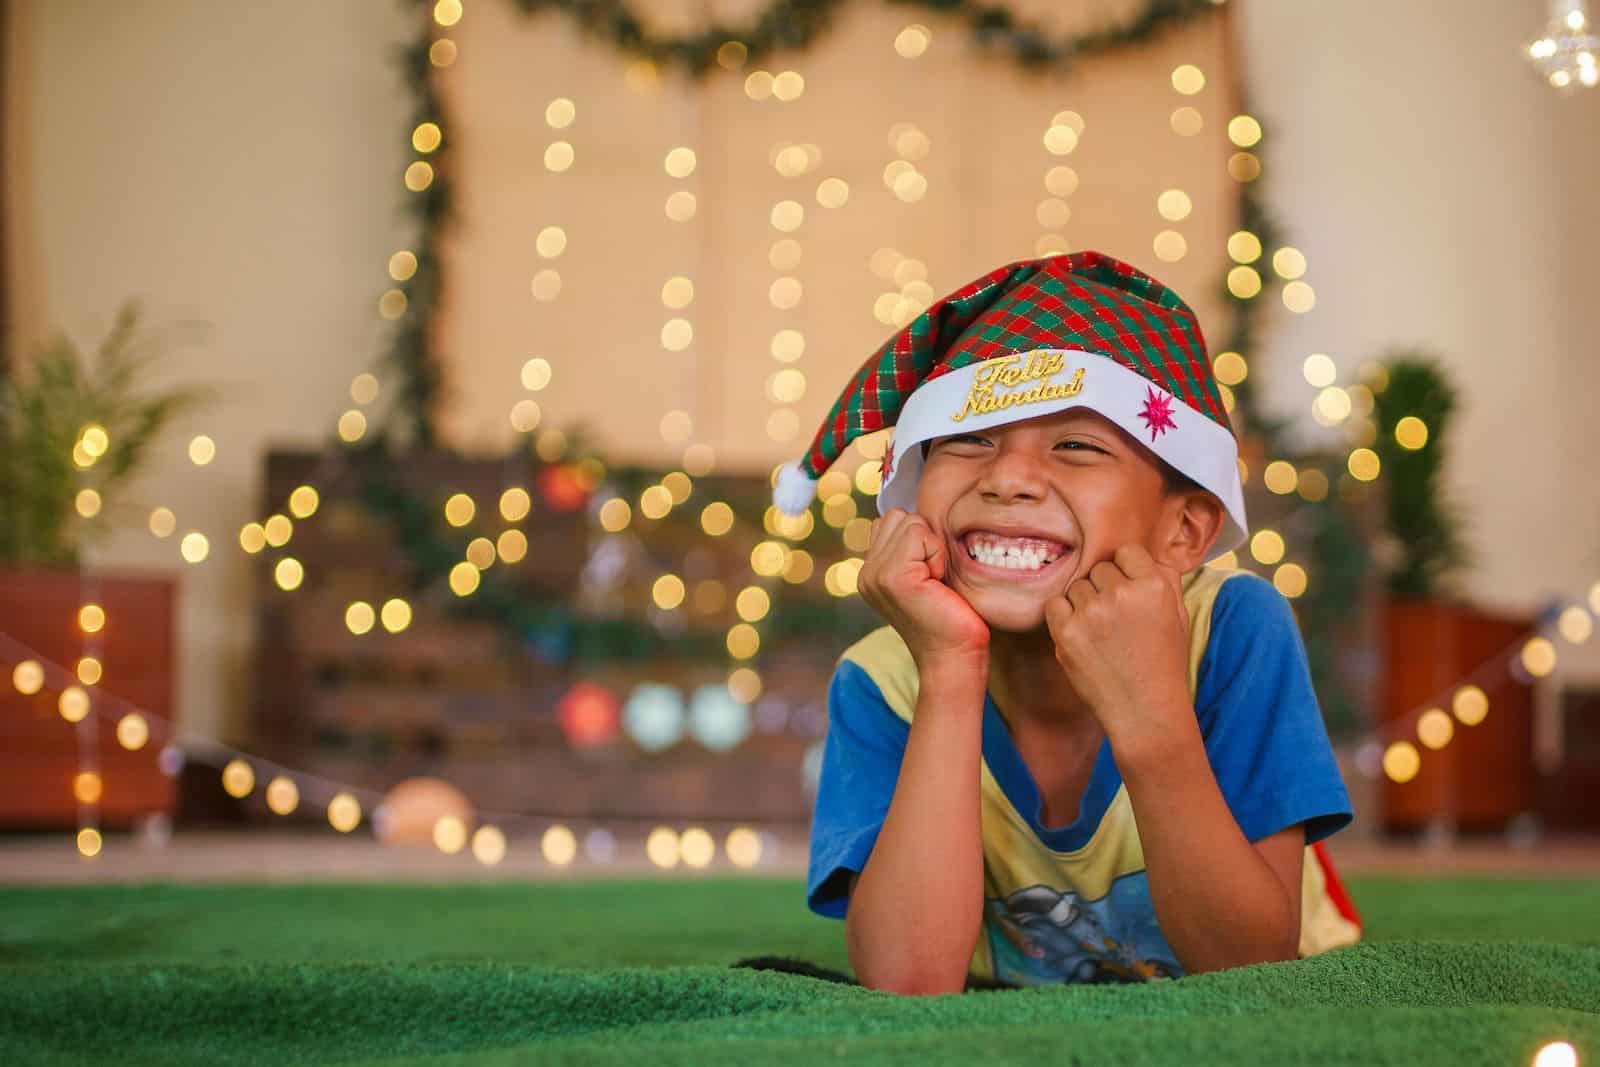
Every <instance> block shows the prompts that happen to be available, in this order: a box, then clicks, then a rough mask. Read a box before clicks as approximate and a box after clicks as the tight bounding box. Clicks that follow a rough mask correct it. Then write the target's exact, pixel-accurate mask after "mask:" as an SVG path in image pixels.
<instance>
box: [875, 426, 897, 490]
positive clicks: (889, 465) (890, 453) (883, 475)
mask: <svg viewBox="0 0 1600 1067" xmlns="http://www.w3.org/2000/svg"><path fill="white" fill-rule="evenodd" d="M893 473H894V439H893V438H892V437H891V438H890V439H889V440H887V441H885V442H884V444H883V462H882V463H880V464H878V480H879V481H881V482H886V481H888V480H889V475H891V474H893Z"/></svg>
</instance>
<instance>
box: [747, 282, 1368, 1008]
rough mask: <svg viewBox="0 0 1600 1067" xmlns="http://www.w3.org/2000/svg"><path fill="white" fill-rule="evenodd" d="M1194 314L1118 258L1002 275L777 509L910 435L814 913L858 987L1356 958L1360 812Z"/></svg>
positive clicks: (958, 303)
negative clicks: (1340, 872) (1253, 526)
mask: <svg viewBox="0 0 1600 1067" xmlns="http://www.w3.org/2000/svg"><path fill="white" fill-rule="evenodd" d="M1205 353H1206V349H1205V341H1204V339H1203V337H1202V336H1201V333H1200V329H1199V326H1198V323H1197V322H1196V320H1195V317H1194V314H1193V312H1192V311H1191V310H1190V309H1189V308H1188V307H1187V305H1185V304H1184V303H1183V301H1182V300H1181V299H1180V298H1179V297H1178V296H1177V294H1176V293H1174V292H1172V291H1171V290H1170V289H1167V288H1166V287H1165V286H1163V285H1161V283H1159V282H1157V281H1156V280H1155V279H1153V278H1151V277H1149V276H1148V275H1145V274H1143V273H1141V272H1140V271H1138V270H1136V269H1134V268H1133V267H1131V266H1128V265H1127V264H1125V263H1121V262H1118V261H1117V260H1114V259H1112V258H1110V257H1108V256H1104V255H1101V254H1099V253H1095V252H1083V253H1075V254H1073V255H1069V256H1055V257H1049V258H1046V259H1042V260H1034V261H1024V262H1020V263H1015V264H1012V265H1010V266H1008V267H1003V268H1000V269H999V270H996V271H993V272H991V273H990V274H987V275H985V276H984V277H982V278H979V279H977V280H976V281H974V282H972V283H970V284H969V285H967V286H964V287H963V288H961V289H960V290H958V291H957V292H955V293H954V294H952V295H951V296H949V297H947V298H945V299H944V300H941V301H939V302H937V303H935V304H934V305H933V306H932V307H930V308H929V309H928V310H927V311H926V312H925V313H924V314H923V315H921V316H919V317H918V318H917V319H916V320H915V321H914V322H912V323H911V325H910V326H908V327H906V328H905V329H904V330H902V331H901V332H900V333H899V334H897V335H896V336H895V337H893V338H891V339H890V340H889V341H888V342H887V343H886V344H885V345H884V346H883V347H882V348H881V349H880V350H879V351H878V353H876V354H875V355H874V356H873V358H872V359H870V360H868V361H867V363H866V364H864V365H863V366H862V368H861V370H860V371H859V372H858V373H857V375H856V377H855V379H854V380H853V382H852V383H851V385H850V386H849V387H848V388H847V390H846V392H845V393H844V394H843V396H842V397H841V398H840V401H839V403H838V404H837V405H836V406H835V408H834V411H833V412H832V413H831V415H830V418H829V419H828V421H827V422H826V423H825V424H824V426H823V428H822V430H821V431H820V432H819V433H818V435H817V438H816V440H815V441H814V443H813V445H812V449H811V451H810V452H809V453H808V455H807V456H806V458H805V460H804V461H802V462H801V463H797V464H790V465H788V466H786V467H785V468H784V469H783V470H782V471H781V472H780V475H779V479H778V485H777V490H776V493H775V497H776V500H777V503H778V506H779V507H780V508H781V509H782V510H784V511H786V512H789V513H796V512H798V511H799V510H801V509H802V508H804V507H805V506H806V505H807V503H808V502H809V500H810V498H811V496H812V494H813V492H814V484H815V482H814V479H815V478H816V477H818V476H820V474H821V473H822V471H823V470H825V469H826V467H827V466H828V465H829V464H830V463H831V462H832V461H833V460H834V459H835V458H837V456H838V455H839V454H840V453H841V452H842V451H843V450H844V447H845V446H846V445H847V444H848V443H849V441H850V440H852V439H853V438H855V437H856V436H859V435H861V434H865V433H870V432H872V431H874V430H878V429H881V428H883V427H885V426H889V425H893V426H894V427H895V435H894V440H893V442H892V444H891V445H890V446H889V448H888V449H887V450H886V451H885V455H884V466H883V471H884V479H883V483H882V487H881V489H880V492H879V496H878V503H879V509H880V513H881V518H879V519H878V520H876V521H875V522H874V523H873V533H872V541H871V545H870V547H869V548H868V551H867V554H866V559H865V562H864V565H863V567H862V569H861V572H860V577H859V583H858V584H859V588H860V591H861V593H862V596H863V597H864V598H865V599H866V601H867V603H868V604H870V605H871V606H872V607H873V609H874V610H876V611H877V612H878V613H879V614H880V615H882V616H883V618H884V619H885V621H886V622H887V623H888V625H887V626H885V627H883V628H881V629H879V630H876V631H874V632H873V633H871V634H869V635H868V636H867V637H865V638H863V639H862V640H861V641H859V642H857V643H856V644H855V645H853V646H852V647H851V648H850V649H848V650H847V651H846V652H845V653H844V655H843V657H842V658H841V660H840V662H839V666H838V668H837V670H836V672H835V674H834V676H833V679H832V682H831V684H830V687H829V718H830V727H829V733H828V738H827V741H826V746H825V749H824V756H823V765H822V776H821V782H820V785H819V789H818V794H817V800H816V811H815V817H814V820H813V826H812V837H811V869H810V876H809V879H808V886H807V902H808V905H809V906H810V907H811V908H812V910H814V911H816V912H818V913H819V914H822V915H826V916H832V917H836V918H837V917H842V918H844V919H845V924H846V939H847V943H848V947H849V955H850V959H851V962H852V964H853V965H854V967H855V971H856V973H857V975H858V976H859V978H860V980H861V982H862V983H863V984H864V985H867V986H869V987H872V988H877V989H884V990H890V991H894V992H900V993H940V992H954V991H958V990H960V989H962V988H963V986H964V985H967V984H969V983H972V984H976V983H981V982H990V983H1000V984H1006V985H1036V984H1043V983H1052V982H1106V981H1142V980H1151V979H1156V978H1167V977H1181V976H1183V975H1185V974H1192V973H1197V972H1200V971H1207V970H1215V969H1220V968H1224V967H1234V966H1242V965H1245V964H1250V963H1257V962H1264V961H1271V960H1289V959H1294V958H1296V957H1297V956H1301V955H1310V954H1313V953H1316V952H1321V951H1325V950H1327V949H1329V948H1332V947H1335V946H1337V945H1343V944H1350V943H1353V942H1354V941H1356V940H1358V939H1359V937H1360V925H1359V922H1360V920H1359V917H1358V916H1357V914H1356V912H1355V909H1354V907H1353V906H1351V904H1350V902H1349V900H1348V898H1347V897H1346V896H1345V894H1344V892H1343V890H1342V888H1341V887H1340V885H1339V883H1338V880H1337V877H1336V876H1335V875H1334V872H1333V869H1332V867H1331V865H1330V864H1329V863H1328V861H1327V856H1326V854H1325V852H1324V851H1323V849H1322V846H1321V845H1320V844H1318V842H1320V841H1321V840H1322V839H1323V838H1324V837H1327V836H1328V835H1330V834H1332V833H1334V832H1336V831H1338V830H1340V829H1342V828H1344V826H1346V825H1347V824H1348V823H1349V822H1350V821H1351V818H1352V812H1351V809H1350V802H1349V797H1348V795H1347V793H1346V791H1345V787H1344V783H1343V781H1342V780H1341V779H1340V777H1339V772H1338V769H1337V767H1336V765H1335V763H1334V760H1333V754H1332V750H1331V746H1330V745H1329V742H1328V736H1327V732H1326V729H1325V728H1324V726H1323V723H1322V718H1321V715H1320V713H1319V711H1318V709H1317V704H1316V698H1315V695H1314V694H1313V692H1312V690H1311V684H1310V679H1309V675H1308V672H1307V669H1306V663H1305V651H1304V646H1303V644H1302V643H1301V639H1300V635H1299V632H1298V630H1297V629H1296V626H1295V622H1294V617H1293V614H1292V612H1291V610H1290V608H1289V605H1288V602H1287V601H1286V600H1284V598H1283V597H1282V595H1281V594H1279V593H1278V592H1277V590H1276V589H1275V588H1274V587H1273V586H1272V585H1271V584H1270V583H1269V582H1267V581H1265V580H1264V579H1262V578H1260V577H1258V576H1256V575H1253V574H1251V573H1249V572H1245V571H1239V570H1224V569H1220V568H1215V567H1206V566H1205V565H1204V564H1205V563H1206V562H1207V561H1208V560H1209V559H1212V558H1214V557H1215V556H1218V555H1221V554H1222V553H1224V552H1226V551H1228V550H1230V549H1233V548H1236V547H1238V546H1240V545H1242V544H1243V543H1244V541H1245V539H1246V537H1247V526H1246V522H1245V514H1244V503H1243V491H1242V488H1241V485H1240V480H1239V469H1238V463H1237V444H1236V441H1235V439H1234V436H1233V430H1232V427H1231V425H1230V423H1229V421H1228V417H1227V414H1226V411H1225V409H1224V407H1223V404H1222V401H1221V397H1220V393H1219V391H1218V389H1217V386H1216V382H1215V380H1214V378H1213V376H1212V373H1211V365H1210V361H1209V359H1208V358H1207V357H1206V354H1205Z"/></svg>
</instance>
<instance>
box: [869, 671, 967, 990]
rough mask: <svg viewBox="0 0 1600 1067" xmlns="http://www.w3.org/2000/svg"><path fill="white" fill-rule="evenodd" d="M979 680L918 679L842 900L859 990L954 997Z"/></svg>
mask: <svg viewBox="0 0 1600 1067" xmlns="http://www.w3.org/2000/svg"><path fill="white" fill-rule="evenodd" d="M984 688H985V677H984V676H983V675H980V676H979V677H978V678H977V680H976V681H973V680H972V679H971V677H970V672H966V673H963V674H961V675H958V676H957V677H955V678H948V677H940V676H938V674H937V673H936V672H935V673H930V674H925V675H924V676H923V679H922V685H921V688H920V691H919V695H918V698H917V710H916V715H915V716H914V718H913V721H912V726H911V733H910V737H909V738H908V740H907V742H906V749H905V755H904V756H903V757H902V760H901V764H900V775H899V779H898V781H897V782H896V784H895V790H894V798H893V799H892V800H891V801H890V804H889V812H888V815H887V816H886V817H885V819H884V823H883V829H882V830H881V831H880V832H879V834H878V840H877V843H876V844H875V845H874V846H873V849H872V855H871V857H870V858H869V859H868V861H867V864H866V867H865V869H864V870H862V872H861V875H860V878H859V880H858V881H857V883H856V887H855V891H854V893H853V894H852V895H851V898H850V910H849V913H848V917H847V919H846V938H847V941H848V944H849V951H850V962H851V964H852V965H853V966H854V967H855V970H856V975H857V977H859V978H860V980H861V982H862V984H863V985H865V986H867V987H869V988H873V989H883V990H888V991H891V992H896V993H954V992H959V991H961V990H962V989H963V988H964V987H965V985H966V977H967V968H968V964H969V962H970V961H971V958H972V951H973V948H974V946H975V945H976V944H977V938H978V928H979V925H980V924H981V923H982V920H983V847H982V830H981V816H980V813H979V767H980V765H981V759H982V749H983V700H984Z"/></svg>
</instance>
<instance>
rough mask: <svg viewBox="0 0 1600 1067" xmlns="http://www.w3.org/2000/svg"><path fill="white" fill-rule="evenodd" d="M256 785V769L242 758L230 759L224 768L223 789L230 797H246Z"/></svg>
mask: <svg viewBox="0 0 1600 1067" xmlns="http://www.w3.org/2000/svg"><path fill="white" fill-rule="evenodd" d="M255 787H256V772H255V769H254V768H252V767H251V766H250V764H248V763H246V762H245V761H244V760H242V759H233V760H229V761H228V765H227V766H226V767H224V768H222V789H223V792H225V793H227V794H228V795H229V796H230V797H234V798H236V799H240V800H242V799H244V798H245V797H247V796H249V795H250V793H251V791H252V790H254V789H255Z"/></svg>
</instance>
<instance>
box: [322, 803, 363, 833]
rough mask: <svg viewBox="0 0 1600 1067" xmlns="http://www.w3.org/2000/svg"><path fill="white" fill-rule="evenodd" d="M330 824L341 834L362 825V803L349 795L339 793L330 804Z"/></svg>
mask: <svg viewBox="0 0 1600 1067" xmlns="http://www.w3.org/2000/svg"><path fill="white" fill-rule="evenodd" d="M328 824H329V825H330V826H332V827H333V828H334V829H335V830H337V831H339V832H340V833H341V834H347V833H349V832H350V831H352V830H354V829H355V828H356V827H357V826H360V825H361V802H360V801H358V800H356V798H355V797H353V796H351V795H350V794H349V793H339V794H338V795H336V796H335V797H334V798H333V799H332V800H330V801H329V802H328Z"/></svg>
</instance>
